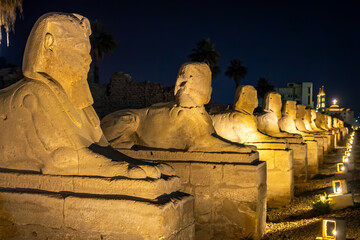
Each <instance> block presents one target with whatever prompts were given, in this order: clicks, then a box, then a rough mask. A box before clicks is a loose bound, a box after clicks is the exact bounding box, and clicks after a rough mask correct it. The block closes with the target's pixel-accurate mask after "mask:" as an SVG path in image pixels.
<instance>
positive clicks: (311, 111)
mask: <svg viewBox="0 0 360 240" xmlns="http://www.w3.org/2000/svg"><path fill="white" fill-rule="evenodd" d="M310 113H311V121H315V119H316V110H315V109H310Z"/></svg>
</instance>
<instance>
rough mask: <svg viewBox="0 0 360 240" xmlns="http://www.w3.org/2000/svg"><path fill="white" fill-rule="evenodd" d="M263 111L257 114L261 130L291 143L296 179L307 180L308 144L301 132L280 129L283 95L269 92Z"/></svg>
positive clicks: (264, 101)
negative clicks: (293, 132)
mask: <svg viewBox="0 0 360 240" xmlns="http://www.w3.org/2000/svg"><path fill="white" fill-rule="evenodd" d="M262 108H263V111H262V112H261V113H259V114H257V115H256V119H257V123H258V124H257V126H258V129H259V131H260V132H262V133H264V134H267V135H269V136H272V137H279V138H283V139H285V140H286V141H287V142H288V143H289V149H291V150H293V168H294V181H295V182H303V181H306V180H307V175H308V169H307V145H306V144H305V143H304V142H303V138H302V136H301V135H299V134H291V133H288V132H284V131H280V128H279V125H278V121H279V119H281V116H282V115H281V108H282V102H281V95H280V94H279V93H276V92H268V93H267V94H266V95H265V97H264V100H263V106H262Z"/></svg>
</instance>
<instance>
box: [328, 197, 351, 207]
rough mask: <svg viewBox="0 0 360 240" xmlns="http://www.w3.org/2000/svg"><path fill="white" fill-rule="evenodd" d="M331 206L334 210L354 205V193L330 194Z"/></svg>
mask: <svg viewBox="0 0 360 240" xmlns="http://www.w3.org/2000/svg"><path fill="white" fill-rule="evenodd" d="M329 202H330V208H331V209H333V210H338V209H343V208H347V207H350V206H353V205H354V200H353V196H352V193H346V194H342V195H335V194H329Z"/></svg>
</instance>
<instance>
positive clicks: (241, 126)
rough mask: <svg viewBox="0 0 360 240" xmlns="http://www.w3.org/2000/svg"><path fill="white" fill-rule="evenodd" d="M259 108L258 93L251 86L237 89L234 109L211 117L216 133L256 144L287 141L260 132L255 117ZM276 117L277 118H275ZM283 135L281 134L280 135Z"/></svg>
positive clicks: (233, 139) (237, 140) (236, 140)
mask: <svg viewBox="0 0 360 240" xmlns="http://www.w3.org/2000/svg"><path fill="white" fill-rule="evenodd" d="M257 106H258V98H257V91H256V89H255V88H254V87H253V86H251V85H246V86H239V87H237V88H236V92H235V97H234V103H233V109H232V110H229V111H226V112H223V113H218V114H213V115H211V118H212V120H213V124H214V128H215V131H216V132H217V133H218V134H219V135H220V136H221V137H224V138H226V139H228V140H230V141H234V142H239V143H244V144H255V143H264V142H282V143H286V142H287V141H286V140H285V139H281V138H277V137H273V136H269V135H266V134H264V133H262V132H259V130H258V125H257V120H256V117H255V116H254V115H253V113H254V110H255V108H256V107H257ZM274 117H276V116H274ZM279 135H281V133H279Z"/></svg>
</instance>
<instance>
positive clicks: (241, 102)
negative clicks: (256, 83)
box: [234, 85, 258, 114]
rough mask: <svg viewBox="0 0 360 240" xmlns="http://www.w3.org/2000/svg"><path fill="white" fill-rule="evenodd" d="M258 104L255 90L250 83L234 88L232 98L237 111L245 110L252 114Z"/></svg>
mask: <svg viewBox="0 0 360 240" xmlns="http://www.w3.org/2000/svg"><path fill="white" fill-rule="evenodd" d="M257 106H258V98H257V91H256V89H255V88H254V87H253V86H251V85H246V86H240V87H238V88H237V89H236V93H235V98H234V108H235V110H238V111H245V112H247V113H249V114H253V112H254V109H255V108H256V107H257Z"/></svg>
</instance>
